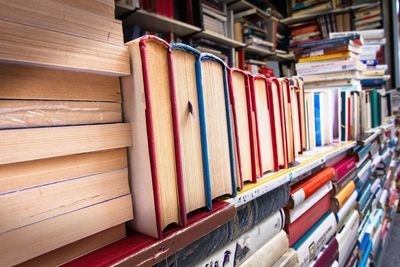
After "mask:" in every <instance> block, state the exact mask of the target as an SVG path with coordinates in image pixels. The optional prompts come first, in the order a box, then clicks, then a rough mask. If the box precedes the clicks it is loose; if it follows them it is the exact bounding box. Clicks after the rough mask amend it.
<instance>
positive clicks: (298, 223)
mask: <svg viewBox="0 0 400 267" xmlns="http://www.w3.org/2000/svg"><path fill="white" fill-rule="evenodd" d="M330 205H331V200H330V194H326V195H325V196H324V197H322V198H321V199H320V200H319V201H318V202H316V203H315V204H314V205H313V206H311V207H310V208H309V209H308V210H307V211H306V212H305V213H304V214H302V215H301V216H300V217H299V218H298V219H296V220H295V221H294V222H292V223H289V224H287V225H286V227H285V230H286V232H287V234H288V237H289V246H292V245H293V244H294V243H296V242H297V240H299V239H300V237H302V236H303V235H304V234H305V233H306V232H307V230H308V229H310V228H311V227H312V226H313V225H314V223H316V222H317V221H318V220H319V219H320V218H321V217H322V216H323V215H324V214H325V213H326V212H328V210H329V209H330Z"/></svg>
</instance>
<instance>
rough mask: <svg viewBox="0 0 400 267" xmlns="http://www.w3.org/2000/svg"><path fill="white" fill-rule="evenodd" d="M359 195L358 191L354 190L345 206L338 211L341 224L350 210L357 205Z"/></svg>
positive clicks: (337, 214) (337, 215)
mask: <svg viewBox="0 0 400 267" xmlns="http://www.w3.org/2000/svg"><path fill="white" fill-rule="evenodd" d="M357 197H358V191H357V190H354V192H353V193H352V194H351V196H350V197H349V199H348V200H347V201H346V203H344V205H343V207H342V208H341V209H340V210H339V211H338V212H337V213H336V217H337V220H338V223H339V225H340V224H341V223H342V222H343V220H344V219H345V218H346V216H348V215H349V214H348V213H349V211H350V210H352V209H353V208H354V207H355V204H356V201H357Z"/></svg>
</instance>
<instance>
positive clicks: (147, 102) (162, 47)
mask: <svg viewBox="0 0 400 267" xmlns="http://www.w3.org/2000/svg"><path fill="white" fill-rule="evenodd" d="M128 49H129V52H130V58H131V68H132V71H131V72H132V74H131V75H130V76H127V77H123V78H122V88H123V97H124V102H125V105H124V109H125V119H126V120H127V121H129V122H131V125H132V143H133V144H134V145H133V147H131V148H130V150H129V152H130V155H129V157H130V159H129V160H130V178H131V188H132V192H133V194H132V196H133V200H134V203H137V204H138V203H140V205H136V206H135V207H134V209H135V212H136V214H137V216H136V219H135V220H134V221H133V223H132V226H133V228H134V229H135V230H137V231H138V232H141V233H144V234H147V235H150V236H153V237H162V232H163V229H165V227H167V226H168V225H170V224H171V223H177V224H180V225H185V223H186V211H185V205H184V195H183V190H182V189H183V181H182V178H183V174H182V164H181V155H180V148H179V145H180V136H181V135H180V134H179V124H178V114H177V103H176V92H175V87H174V86H175V85H174V82H173V77H174V76H173V66H172V53H171V49H170V46H169V44H168V43H166V42H165V41H164V40H162V39H159V38H157V37H155V36H143V37H141V38H139V39H136V40H133V41H131V42H129V43H128ZM144 200H146V201H144Z"/></svg>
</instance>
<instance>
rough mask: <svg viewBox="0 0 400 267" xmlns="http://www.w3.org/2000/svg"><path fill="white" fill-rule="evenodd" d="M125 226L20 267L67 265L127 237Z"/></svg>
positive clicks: (78, 242) (29, 261) (72, 244)
mask: <svg viewBox="0 0 400 267" xmlns="http://www.w3.org/2000/svg"><path fill="white" fill-rule="evenodd" d="M125 234H126V233H125V224H119V225H117V226H114V227H112V228H110V229H107V230H104V231H102V232H100V233H97V234H94V235H92V236H89V237H86V238H84V239H81V240H78V241H76V242H74V243H71V244H68V245H66V246H63V247H61V248H58V249H56V250H53V251H50V252H48V253H46V254H44V255H41V256H39V257H36V258H33V259H31V260H28V261H26V262H24V263H22V264H19V265H17V266H18V267H36V266H41V267H53V266H59V265H61V264H64V263H67V262H69V261H71V260H73V259H76V258H78V257H80V256H83V255H85V254H88V253H90V252H92V251H94V250H96V249H99V248H102V247H104V246H106V245H108V244H111V243H113V242H115V241H118V240H120V239H122V238H124V237H125Z"/></svg>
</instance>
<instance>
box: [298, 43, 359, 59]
mask: <svg viewBox="0 0 400 267" xmlns="http://www.w3.org/2000/svg"><path fill="white" fill-rule="evenodd" d="M349 51H350V52H353V53H360V52H361V47H360V46H354V45H347V44H345V45H339V46H333V47H330V46H329V47H326V48H324V47H321V48H318V47H317V48H311V49H305V50H299V51H297V52H295V53H294V54H295V56H296V58H308V57H312V56H322V55H329V54H336V53H345V52H349Z"/></svg>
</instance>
